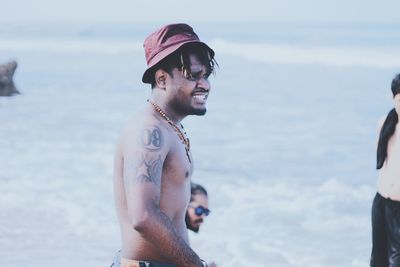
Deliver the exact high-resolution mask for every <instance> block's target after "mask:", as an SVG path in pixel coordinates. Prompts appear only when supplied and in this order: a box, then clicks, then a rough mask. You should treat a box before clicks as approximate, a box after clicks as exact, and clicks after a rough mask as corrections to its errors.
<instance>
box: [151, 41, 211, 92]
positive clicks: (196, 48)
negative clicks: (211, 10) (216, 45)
mask: <svg viewBox="0 0 400 267" xmlns="http://www.w3.org/2000/svg"><path fill="white" fill-rule="evenodd" d="M192 54H194V55H196V56H197V58H198V59H199V61H200V63H201V64H202V65H204V66H205V67H206V74H205V76H206V77H208V76H210V75H211V74H215V67H216V66H218V63H217V61H216V60H215V58H214V57H213V56H212V54H211V53H210V51H209V49H208V48H207V47H206V46H204V45H202V44H201V43H188V44H185V45H183V46H182V47H180V48H179V49H178V50H176V51H175V52H173V53H172V54H170V55H168V56H167V57H166V58H164V59H163V60H161V61H160V62H159V63H157V64H156V65H155V66H154V67H153V73H152V75H151V77H152V78H151V79H152V80H151V88H155V86H156V81H155V72H156V71H157V70H159V69H162V70H164V71H166V72H167V73H168V74H169V75H171V76H172V70H173V69H174V68H178V69H179V70H180V71H182V74H183V75H184V76H185V77H186V78H191V77H192V74H191V72H190V55H192Z"/></svg>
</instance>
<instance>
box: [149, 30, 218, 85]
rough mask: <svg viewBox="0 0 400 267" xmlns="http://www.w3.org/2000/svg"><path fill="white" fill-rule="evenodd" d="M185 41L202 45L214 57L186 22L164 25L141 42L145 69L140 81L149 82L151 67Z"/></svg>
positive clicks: (185, 42)
mask: <svg viewBox="0 0 400 267" xmlns="http://www.w3.org/2000/svg"><path fill="white" fill-rule="evenodd" d="M187 43H199V44H201V45H203V46H204V47H205V48H207V49H208V50H209V52H210V55H211V57H214V54H215V53H214V51H213V50H212V49H211V48H210V47H209V46H208V45H207V44H205V43H203V42H201V41H200V39H199V37H198V36H197V34H196V33H195V32H194V31H193V28H192V27H190V26H189V25H187V24H183V23H180V24H170V25H166V26H164V27H162V28H161V29H159V30H157V31H155V32H153V33H152V34H150V35H149V36H148V37H147V38H146V39H145V40H144V43H143V47H144V53H145V57H146V62H147V69H146V71H145V72H144V74H143V77H142V81H143V82H144V83H151V81H152V77H151V74H152V71H153V70H152V68H153V67H154V66H155V65H156V64H157V63H158V62H160V61H161V60H163V59H164V58H165V57H167V56H168V55H170V54H172V53H173V52H175V51H176V50H178V48H180V47H181V46H182V45H184V44H187Z"/></svg>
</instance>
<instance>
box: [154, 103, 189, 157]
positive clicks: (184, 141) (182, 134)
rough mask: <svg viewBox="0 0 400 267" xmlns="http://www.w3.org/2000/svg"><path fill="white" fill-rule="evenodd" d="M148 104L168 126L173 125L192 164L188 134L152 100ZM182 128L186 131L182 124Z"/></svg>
mask: <svg viewBox="0 0 400 267" xmlns="http://www.w3.org/2000/svg"><path fill="white" fill-rule="evenodd" d="M147 102H149V103H150V104H151V105H152V106H153V107H154V109H155V110H156V111H157V112H158V113H159V114H160V115H161V117H163V118H164V119H165V120H166V121H167V122H168V124H169V125H171V127H172V128H173V129H174V130H175V132H176V134H177V135H178V137H179V139H181V141H182V144H184V145H185V150H186V156H187V158H188V160H189V163H192V161H191V160H190V155H189V151H190V141H189V138H187V136H186V132H182V131H181V129H179V127H178V126H177V125H176V124H175V123H174V122H173V121H172V120H171V119H170V118H168V116H167V114H165V112H164V111H163V110H162V109H161V108H160V107H159V106H158V105H157V104H156V103H154V102H152V101H151V100H150V99H147ZM180 126H181V128H182V129H183V130H184V128H183V125H182V123H181V124H180Z"/></svg>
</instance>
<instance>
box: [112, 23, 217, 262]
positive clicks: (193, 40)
mask: <svg viewBox="0 0 400 267" xmlns="http://www.w3.org/2000/svg"><path fill="white" fill-rule="evenodd" d="M143 46H144V49H145V56H146V61H147V65H148V68H147V70H146V71H145V72H144V74H143V78H142V81H143V82H144V83H150V84H151V87H152V92H151V97H150V99H149V100H148V102H149V103H148V105H147V107H146V108H145V109H144V110H143V111H142V112H141V113H140V114H138V115H137V116H136V117H135V118H133V119H132V120H131V121H130V122H129V123H128V125H127V127H126V128H125V130H124V131H123V132H122V135H121V137H120V139H119V141H118V144H117V148H116V155H115V168H114V170H115V173H114V194H115V202H116V209H117V216H118V220H119V223H120V229H121V240H122V248H121V251H120V253H118V254H117V255H116V257H115V259H114V263H113V265H112V266H113V267H119V266H121V267H128V266H129V267H142V266H152V267H172V266H178V267H202V266H207V264H206V263H205V262H204V261H203V260H201V259H200V257H199V256H198V255H197V254H196V253H195V252H194V251H193V250H192V249H191V248H190V246H189V242H188V233H187V229H186V224H185V212H186V209H187V207H188V204H189V200H190V177H191V175H192V172H193V157H192V154H191V151H190V144H189V139H188V138H187V137H186V133H185V131H184V129H183V126H182V124H181V123H180V122H181V121H182V119H183V118H185V117H186V116H188V115H204V114H205V113H206V102H207V97H208V94H209V92H210V83H209V81H208V77H209V75H210V74H211V73H213V71H214V65H215V64H216V62H215V60H214V51H213V50H212V49H211V48H210V47H209V46H208V45H206V44H205V43H203V42H201V41H200V40H199V38H198V36H197V35H196V34H195V33H194V31H193V29H192V28H191V27H190V26H189V25H186V24H172V25H166V26H164V27H162V28H161V29H159V30H157V31H156V32H154V33H152V34H151V35H149V36H148V37H147V38H146V40H145V42H144V45H143Z"/></svg>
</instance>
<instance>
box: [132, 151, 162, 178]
mask: <svg viewBox="0 0 400 267" xmlns="http://www.w3.org/2000/svg"><path fill="white" fill-rule="evenodd" d="M162 167H163V164H162V160H161V155H158V157H156V158H150V159H146V157H145V155H142V159H141V161H140V163H139V164H138V165H137V166H136V176H135V177H136V181H137V182H139V183H154V184H156V185H160V182H161V173H162Z"/></svg>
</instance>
